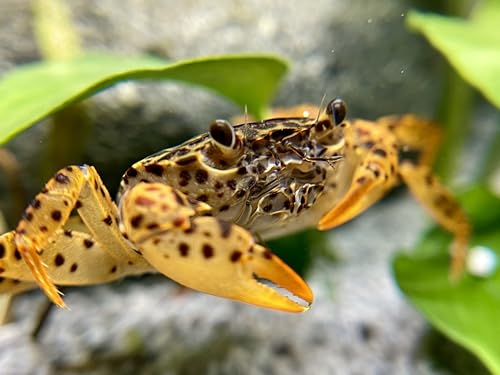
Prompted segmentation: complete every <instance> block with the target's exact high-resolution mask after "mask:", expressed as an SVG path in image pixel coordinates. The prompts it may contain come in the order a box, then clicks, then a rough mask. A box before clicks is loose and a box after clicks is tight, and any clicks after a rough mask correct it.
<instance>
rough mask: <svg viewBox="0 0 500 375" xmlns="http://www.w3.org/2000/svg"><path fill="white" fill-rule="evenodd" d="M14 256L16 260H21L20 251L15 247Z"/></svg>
mask: <svg viewBox="0 0 500 375" xmlns="http://www.w3.org/2000/svg"><path fill="white" fill-rule="evenodd" d="M14 258H16V260H21V253H20V252H19V250H17V249H16V251H14Z"/></svg>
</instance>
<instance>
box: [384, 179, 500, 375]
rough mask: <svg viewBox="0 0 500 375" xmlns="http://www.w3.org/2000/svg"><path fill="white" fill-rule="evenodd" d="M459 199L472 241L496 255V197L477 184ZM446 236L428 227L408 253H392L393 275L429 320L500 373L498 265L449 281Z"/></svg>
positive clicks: (499, 217)
mask: <svg viewBox="0 0 500 375" xmlns="http://www.w3.org/2000/svg"><path fill="white" fill-rule="evenodd" d="M461 201H462V202H463V204H464V207H465V208H466V209H468V212H469V214H470V215H469V216H470V218H471V220H472V223H473V225H474V227H475V231H474V236H473V238H472V241H471V245H473V246H474V245H482V246H486V247H488V248H490V249H492V250H493V251H494V252H495V253H496V255H497V256H498V257H500V199H499V198H498V197H495V196H494V195H492V194H491V193H489V192H488V191H487V189H485V188H483V187H476V188H474V189H472V190H470V191H469V192H467V193H466V194H464V195H463V196H462V198H461ZM449 241H450V236H449V234H447V233H445V232H443V231H442V230H441V229H439V228H437V227H436V228H434V229H432V230H431V231H430V232H429V233H428V234H427V235H426V236H425V237H424V239H423V240H422V242H421V243H420V244H419V245H418V246H417V247H416V249H414V250H413V251H412V252H411V254H403V253H401V254H399V255H398V256H397V257H396V258H395V260H394V264H393V268H394V273H395V277H396V280H397V282H398V284H399V287H400V288H401V290H402V291H403V292H404V293H405V295H406V296H407V297H408V298H409V299H410V301H411V302H412V303H413V304H414V305H415V306H416V307H417V308H418V309H419V310H420V311H421V312H422V313H423V314H424V315H425V317H426V318H427V319H428V321H429V322H430V323H432V325H433V326H435V327H436V328H437V329H438V330H440V331H441V332H442V333H444V334H445V335H447V336H448V337H450V338H451V339H453V340H455V341H456V342H458V343H459V344H461V345H462V346H464V347H465V348H467V349H469V350H470V351H471V352H473V353H474V354H475V355H476V356H478V357H479V358H480V359H481V360H482V361H483V362H484V364H485V365H486V366H487V367H488V368H489V369H490V371H492V372H493V373H494V374H500V326H499V325H498V317H499V316H500V271H498V270H497V271H496V272H494V273H493V275H491V276H490V277H487V278H478V277H473V276H470V275H464V277H463V278H462V279H461V280H460V281H459V282H456V283H452V282H450V281H449V279H448V271H449V257H448V255H447V249H448V246H449ZM498 259H500V258H498Z"/></svg>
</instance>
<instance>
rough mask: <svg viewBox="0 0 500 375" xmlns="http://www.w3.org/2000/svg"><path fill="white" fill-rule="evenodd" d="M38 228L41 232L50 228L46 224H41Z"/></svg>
mask: <svg viewBox="0 0 500 375" xmlns="http://www.w3.org/2000/svg"><path fill="white" fill-rule="evenodd" d="M38 229H40V232H44V233H45V232H47V231H48V230H49V228H47V227H46V226H45V225H40V227H39V228H38Z"/></svg>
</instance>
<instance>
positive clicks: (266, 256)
mask: <svg viewBox="0 0 500 375" xmlns="http://www.w3.org/2000/svg"><path fill="white" fill-rule="evenodd" d="M262 255H263V256H264V258H266V259H273V253H271V252H270V251H269V250H265V251H264V252H263V253H262Z"/></svg>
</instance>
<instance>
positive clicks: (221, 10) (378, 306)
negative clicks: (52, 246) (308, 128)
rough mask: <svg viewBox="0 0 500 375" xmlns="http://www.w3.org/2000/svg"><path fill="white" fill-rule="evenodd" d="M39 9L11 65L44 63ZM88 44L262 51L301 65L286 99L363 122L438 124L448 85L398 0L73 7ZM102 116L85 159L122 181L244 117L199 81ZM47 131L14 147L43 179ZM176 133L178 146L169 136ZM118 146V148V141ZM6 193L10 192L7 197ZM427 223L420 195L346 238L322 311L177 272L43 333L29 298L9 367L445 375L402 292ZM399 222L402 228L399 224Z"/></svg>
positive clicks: (103, 294)
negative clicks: (186, 285) (262, 304)
mask: <svg viewBox="0 0 500 375" xmlns="http://www.w3.org/2000/svg"><path fill="white" fill-rule="evenodd" d="M28 3H29V2H28V1H16V0H3V1H2V3H1V5H0V71H5V70H6V69H8V68H11V67H12V66H13V65H15V64H18V63H25V62H29V61H33V60H35V59H37V58H38V53H37V50H36V46H35V44H34V42H33V40H32V35H31V21H30V17H31V16H30V12H29V4H28ZM68 3H69V4H70V6H71V8H72V10H73V11H74V15H75V22H76V25H77V28H78V31H79V33H80V35H81V36H82V38H83V41H84V45H85V47H86V48H87V49H100V50H107V51H115V52H120V53H125V54H137V53H141V52H144V51H153V52H154V53H156V54H160V55H162V56H166V57H168V58H171V59H180V58H186V57H191V56H199V55H205V54H215V53H226V52H241V51H258V52H273V53H277V54H280V55H283V56H285V57H287V58H288V59H289V60H290V61H291V62H292V64H293V66H292V70H291V72H290V74H289V76H288V77H287V79H286V81H285V83H284V85H283V87H282V88H281V90H280V92H279V93H278V96H277V98H276V104H278V105H293V104H298V103H302V102H312V103H319V102H320V101H321V98H322V97H323V95H325V94H326V96H327V97H332V96H341V97H343V98H344V99H345V100H346V101H347V102H348V104H349V108H350V113H351V116H362V117H367V118H374V117H377V116H379V115H382V114H388V113H402V112H416V113H420V114H424V115H431V114H432V113H433V111H434V109H435V104H436V101H437V95H438V92H439V87H437V86H436V85H437V84H438V82H439V80H438V79H437V78H436V72H435V67H434V61H435V54H434V53H433V52H432V51H430V50H429V49H428V48H427V47H426V45H425V43H423V42H422V41H421V40H420V39H418V38H417V37H415V36H413V35H411V34H409V33H408V32H407V31H406V29H405V28H404V15H405V13H406V11H407V10H408V8H409V7H410V4H409V2H408V1H397V0H379V1H376V2H375V1H371V2H367V1H363V0H354V1H347V0H318V1H315V2H309V1H302V0H301V1H294V2H291V1H285V0H279V1H273V2H267V1H263V0H250V1H237V2H234V1H228V0H222V1H218V2H217V3H216V2H208V1H185V2H180V1H174V0H171V1H170V0H164V1H136V0H124V1H115V0H93V1H85V0H73V1H71V2H68ZM90 102H91V103H90V104H91V105H89V108H90V109H89V111H90V116H91V118H92V120H93V121H94V122H95V123H96V127H95V128H94V130H93V134H92V137H91V141H90V142H89V144H88V147H87V150H86V153H85V160H84V161H85V162H87V163H89V164H94V165H96V166H97V168H98V170H99V171H100V172H101V173H102V175H103V177H104V179H105V182H106V183H107V185H108V186H110V187H112V186H117V185H118V179H119V176H120V175H121V173H122V171H123V170H124V169H125V168H126V167H127V165H128V164H129V163H130V162H132V161H134V160H137V159H139V158H141V157H143V156H145V155H147V154H149V153H152V152H154V151H157V150H159V149H161V148H164V147H165V146H166V143H167V142H173V141H172V139H179V138H181V137H184V136H185V133H186V132H198V131H199V129H200V128H202V129H203V128H204V127H205V124H207V123H208V122H209V121H211V120H212V119H213V118H220V117H229V116H231V115H233V114H236V113H238V112H239V110H238V109H237V108H235V107H233V106H231V105H230V104H228V103H226V102H225V101H223V100H222V99H220V98H215V97H214V96H213V95H212V94H209V93H206V92H203V91H202V90H200V89H198V88H186V87H184V86H180V85H173V84H164V83H162V84H152V83H133V84H131V83H126V84H122V85H118V86H116V87H114V88H113V89H110V90H107V91H106V92H103V93H101V94H99V95H97V96H96V97H95V98H93V99H91V100H90ZM45 135H46V128H45V127H44V124H41V125H38V126H35V127H33V128H32V129H30V130H29V131H27V132H25V133H24V134H22V135H21V136H19V137H17V138H16V139H15V140H13V141H12V142H11V143H10V144H9V145H8V147H9V149H11V150H13V152H14V153H15V154H16V155H17V156H18V157H19V159H20V161H21V162H22V163H23V167H24V172H25V180H26V181H27V182H28V183H29V184H30V186H29V188H30V190H31V191H32V192H34V191H36V190H37V189H39V187H40V185H39V184H35V182H33V181H32V179H30V176H32V175H34V174H35V172H36V169H37V167H38V164H37V160H38V158H39V154H40V152H41V149H42V148H43V145H44V142H45V141H46V140H45ZM169 139H170V140H169ZM117 140H119V141H117ZM3 200H5V198H3ZM425 223H426V219H425V217H424V215H423V214H422V212H421V210H420V208H418V206H417V205H416V204H415V203H413V201H411V200H410V199H409V198H408V197H407V196H406V195H404V196H403V195H400V196H398V197H397V198H396V199H392V200H386V201H384V202H382V203H380V204H378V205H377V206H375V207H374V208H373V209H372V210H370V211H369V212H367V213H366V214H365V215H363V216H362V217H361V218H359V219H357V220H355V221H354V222H352V223H350V224H347V225H345V226H343V227H342V228H340V229H339V230H336V231H335V248H336V251H337V255H338V256H339V257H340V261H339V263H338V264H336V265H335V266H331V265H324V264H321V260H320V259H318V261H317V264H316V266H315V269H314V272H313V274H312V277H311V280H310V281H311V285H312V287H313V289H314V291H315V293H316V302H315V304H314V306H313V308H312V309H311V311H310V312H308V313H306V314H302V315H287V314H283V313H276V312H271V311H266V310H262V309H257V308H254V307H251V306H244V305H241V304H237V303H233V302H230V301H225V300H221V299H217V298H215V297H211V296H205V295H201V294H198V293H191V292H186V291H185V290H181V289H179V288H178V287H177V286H175V285H173V284H172V283H170V282H168V281H166V280H165V279H164V278H162V277H160V276H157V277H147V278H144V279H139V280H138V279H132V280H125V281H123V282H120V283H115V284H112V285H106V286H98V287H92V288H81V289H71V290H69V292H68V294H67V299H66V301H67V303H68V305H69V306H70V308H71V311H62V310H59V311H53V313H52V314H51V315H50V317H49V320H48V321H47V324H46V326H45V329H44V331H42V334H41V337H40V340H39V342H37V343H34V342H32V341H30V340H29V338H28V332H29V330H30V327H31V326H32V325H33V323H34V320H35V313H34V311H35V310H36V309H37V308H38V307H39V306H40V304H42V303H43V302H42V301H43V299H44V298H43V297H42V296H41V295H40V294H39V293H38V292H35V293H31V294H27V295H25V296H22V297H20V298H18V299H17V300H16V301H15V304H14V318H15V320H14V323H11V324H9V325H6V326H4V327H2V328H0V372H1V373H2V374H54V373H61V374H63V373H64V374H70V373H88V374H108V373H121V374H137V373H141V374H185V375H190V374H228V375H234V374H249V375H250V374H252V375H253V374H255V375H257V374H277V375H278V374H318V375H319V374H341V375H344V374H352V375H354V374H374V375H375V374H377V375H378V374H398V375H400V374H403V375H404V374H408V375H410V374H436V372H435V371H432V370H431V366H430V365H429V363H428V362H427V361H426V360H425V359H422V358H420V357H419V356H418V355H417V354H416V353H417V349H418V346H419V339H420V337H421V335H422V333H423V331H424V330H425V327H426V326H425V323H424V322H423V320H422V318H420V317H419V315H418V314H417V313H416V312H414V311H413V309H412V308H411V307H410V306H408V304H407V302H405V300H404V299H403V298H402V296H401V295H400V293H399V292H398V291H397V288H396V287H395V284H394V282H393V281H392V279H391V273H390V267H389V265H390V258H391V254H392V253H393V252H394V251H395V250H396V249H399V248H401V247H403V246H409V245H411V244H412V243H413V242H414V240H415V239H416V238H417V236H418V233H419V231H420V229H422V228H423V227H424V226H425ZM395 228H397V230H395Z"/></svg>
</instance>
